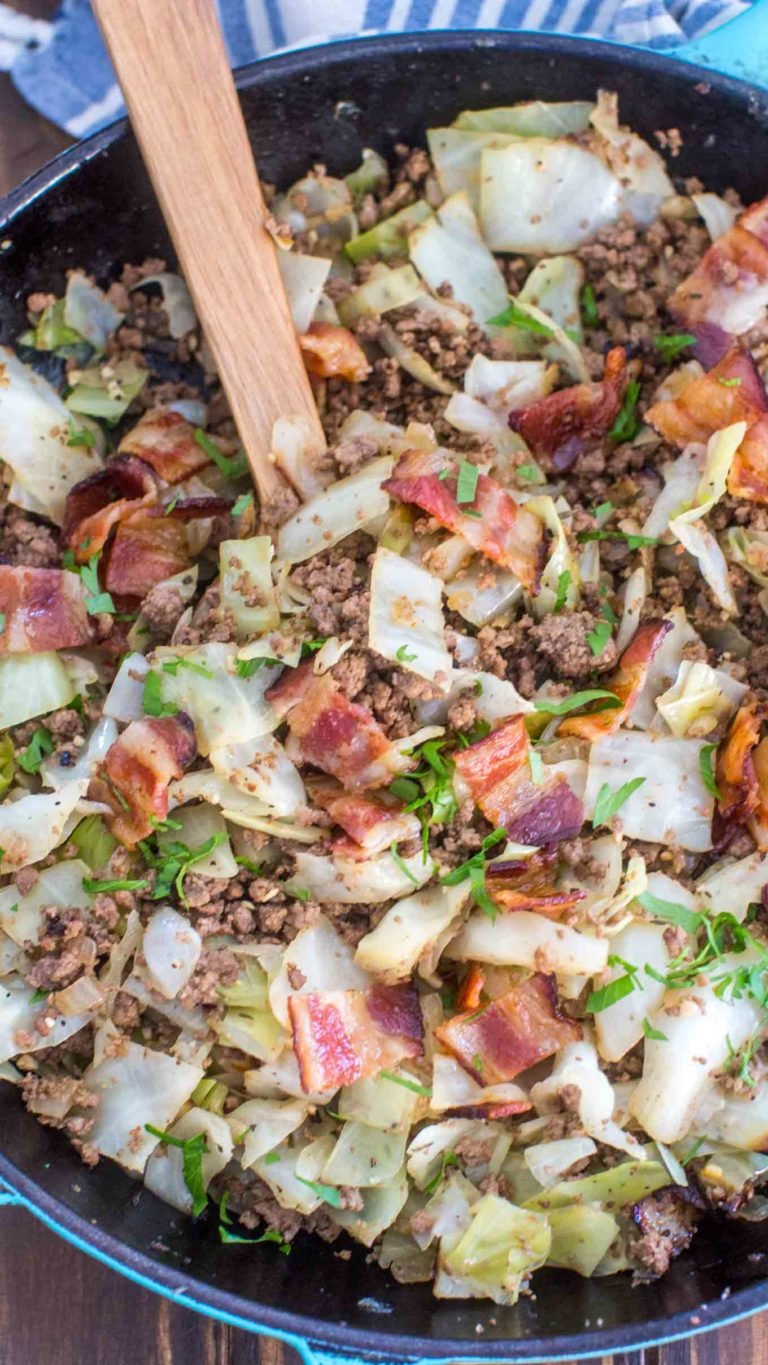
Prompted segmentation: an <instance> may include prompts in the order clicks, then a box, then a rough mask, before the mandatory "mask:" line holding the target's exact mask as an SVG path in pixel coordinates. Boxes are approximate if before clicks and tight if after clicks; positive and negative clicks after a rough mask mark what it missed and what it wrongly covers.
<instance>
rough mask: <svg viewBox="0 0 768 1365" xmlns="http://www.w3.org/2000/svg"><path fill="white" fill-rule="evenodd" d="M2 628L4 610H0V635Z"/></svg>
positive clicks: (3, 625) (3, 628)
mask: <svg viewBox="0 0 768 1365" xmlns="http://www.w3.org/2000/svg"><path fill="white" fill-rule="evenodd" d="M4 630H5V612H4V611H0V635H2V633H3V631H4Z"/></svg>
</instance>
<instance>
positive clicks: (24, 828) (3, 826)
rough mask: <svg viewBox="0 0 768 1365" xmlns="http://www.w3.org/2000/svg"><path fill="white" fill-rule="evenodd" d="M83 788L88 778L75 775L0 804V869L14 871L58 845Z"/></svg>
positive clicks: (82, 793)
mask: <svg viewBox="0 0 768 1365" xmlns="http://www.w3.org/2000/svg"><path fill="white" fill-rule="evenodd" d="M87 789H88V779H87V778H78V779H76V780H75V781H74V782H68V783H67V784H66V785H65V786H63V787H61V788H60V789H59V790H58V791H54V792H41V793H40V794H38V795H32V796H21V797H20V798H19V800H18V801H11V802H10V803H6V804H5V805H2V806H0V849H1V850H2V855H1V856H0V872H18V871H19V870H20V869H21V868H22V867H28V866H29V864H30V863H39V862H41V861H42V859H43V858H47V857H48V854H49V853H51V852H52V851H53V849H54V848H58V846H59V844H61V843H63V841H64V840H65V839H66V838H67V835H68V833H69V831H70V823H69V822H70V817H71V816H72V815H74V812H75V810H76V808H77V806H78V805H79V803H80V802H81V801H82V799H83V797H84V796H85V793H86V791H87Z"/></svg>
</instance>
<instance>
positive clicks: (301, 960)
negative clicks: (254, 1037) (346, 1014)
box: [269, 915, 371, 1029]
mask: <svg viewBox="0 0 768 1365" xmlns="http://www.w3.org/2000/svg"><path fill="white" fill-rule="evenodd" d="M298 977H301V978H303V979H302V981H301V985H300V986H295V985H294V984H293V981H295V980H297V979H298ZM370 984H371V980H370V977H369V976H368V973H367V971H365V970H364V969H363V967H362V965H358V964H357V963H356V961H355V955H354V952H353V950H352V948H351V947H350V945H349V944H348V943H347V942H345V940H344V939H343V938H342V937H341V935H340V934H338V933H337V932H336V930H335V929H334V927H333V925H332V924H331V922H330V920H328V919H326V917H325V915H320V916H318V918H317V919H316V920H314V921H313V923H312V924H310V925H308V926H307V928H306V929H302V930H301V931H300V932H299V933H298V934H297V935H296V937H295V939H293V940H292V942H291V943H290V944H289V945H288V947H287V948H286V949H285V951H284V952H283V954H282V962H281V964H280V968H279V971H278V972H277V973H276V975H275V976H274V978H273V980H272V982H271V984H270V987H269V1006H270V1009H271V1010H272V1013H273V1014H274V1016H275V1018H276V1019H278V1020H279V1021H280V1023H281V1024H282V1025H283V1027H284V1028H286V1029H289V1028H290V1027H291V1022H290V1016H289V1013H288V999H289V997H290V996H293V995H307V994H311V993H312V992H314V991H345V990H365V988H366V987H367V986H369V985H370Z"/></svg>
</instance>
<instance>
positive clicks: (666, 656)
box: [629, 607, 701, 730]
mask: <svg viewBox="0 0 768 1365" xmlns="http://www.w3.org/2000/svg"><path fill="white" fill-rule="evenodd" d="M664 619H665V621H671V622H672V629H671V630H670V631H668V632H667V634H666V635H665V636H664V639H663V640H662V642H661V644H660V645H659V648H658V649H657V650H656V653H655V655H654V657H653V659H652V661H651V665H650V668H649V669H648V673H647V675H646V679H645V683H644V685H643V687H642V688H641V690H640V693H639V695H638V697H637V700H636V701H635V703H634V705H633V706H632V708H631V710H630V713H629V714H630V719H631V722H632V724H633V725H635V726H637V727H638V728H639V729H641V730H645V729H647V727H648V726H649V725H651V724H652V722H653V720H654V718H655V716H656V698H657V697H658V696H659V695H660V694H661V693H662V692H665V691H666V690H667V688H669V687H671V686H672V683H673V682H674V681H675V678H676V677H677V674H678V672H679V669H680V664H681V663H682V661H683V658H684V657H685V651H686V646H687V645H694V644H701V638H700V636H699V635H697V633H696V631H695V630H694V629H693V626H691V625H689V623H688V620H687V617H686V615H685V609H684V608H683V607H673V608H672V610H671V611H670V612H667V615H666V616H665V618H664Z"/></svg>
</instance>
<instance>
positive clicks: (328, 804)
mask: <svg viewBox="0 0 768 1365" xmlns="http://www.w3.org/2000/svg"><path fill="white" fill-rule="evenodd" d="M308 791H309V795H310V799H311V801H312V804H313V805H315V806H319V807H320V810H324V811H327V812H328V814H329V815H330V816H331V819H332V820H333V822H334V824H336V825H340V826H341V828H342V829H343V830H344V832H345V834H347V835H348V836H349V838H350V839H351V840H352V841H353V844H354V848H355V849H356V851H357V852H358V853H359V852H360V851H364V852H365V853H366V854H374V853H381V852H382V851H383V850H384V849H385V848H389V847H390V845H391V844H392V843H394V842H398V841H399V840H401V839H418V837H419V834H420V832H421V825H420V823H419V819H418V816H417V815H416V814H415V813H414V812H413V811H406V810H404V808H403V804H402V802H401V801H395V800H394V799H393V798H390V800H389V802H388V803H386V804H385V802H384V800H383V799H382V798H380V797H378V796H370V795H364V794H363V793H361V792H346V791H345V790H344V788H343V787H340V786H338V785H337V784H336V783H335V782H325V781H323V780H320V781H319V782H310V783H309V784H308Z"/></svg>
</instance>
